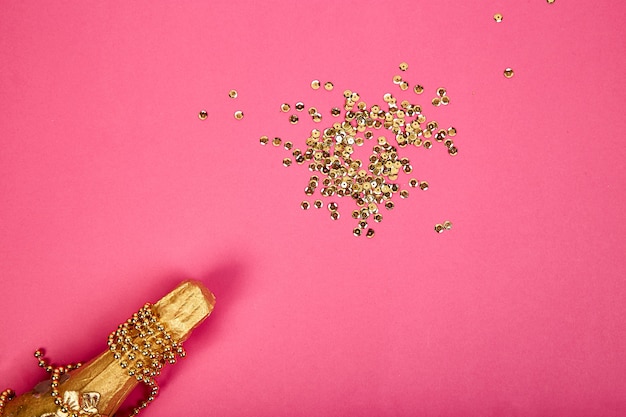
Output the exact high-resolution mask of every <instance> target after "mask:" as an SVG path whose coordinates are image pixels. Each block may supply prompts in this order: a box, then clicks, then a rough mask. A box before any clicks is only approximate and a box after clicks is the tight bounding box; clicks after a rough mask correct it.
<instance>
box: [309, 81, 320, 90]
mask: <svg viewBox="0 0 626 417" xmlns="http://www.w3.org/2000/svg"><path fill="white" fill-rule="evenodd" d="M320 85H321V83H320V80H313V81H311V88H312V89H313V90H317V89H319V88H320Z"/></svg>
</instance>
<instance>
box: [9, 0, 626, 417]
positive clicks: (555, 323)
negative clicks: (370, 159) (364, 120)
mask: <svg viewBox="0 0 626 417" xmlns="http://www.w3.org/2000/svg"><path fill="white" fill-rule="evenodd" d="M498 12H499V13H502V14H503V15H504V21H503V22H502V23H499V24H497V23H495V22H494V20H493V14H494V13H498ZM625 18H626V3H624V2H623V1H617V0H607V1H601V2H597V1H591V0H570V1H566V0H556V2H555V3H554V4H552V5H549V4H547V3H546V1H545V0H532V1H531V0H524V1H516V2H504V1H480V2H479V1H461V0H443V1H425V0H420V1H414V2H411V1H394V2H370V1H345V2H339V1H332V2H331V1H327V2H291V1H270V2H252V1H238V2H233V1H211V2H200V1H196V2H193V1H187V2H153V1H134V2H123V1H111V2H92V1H73V2H71V1H63V2H41V1H3V2H2V3H0V279H1V284H2V285H1V290H0V313H1V315H2V320H0V389H3V388H5V387H9V386H10V387H12V388H14V389H16V390H17V391H18V392H24V391H26V390H28V389H30V388H31V387H32V386H33V385H34V384H35V383H36V382H37V381H39V380H40V379H41V378H42V377H43V376H44V373H43V372H42V371H41V370H39V369H38V368H37V367H36V362H35V360H34V358H32V352H33V351H34V350H35V349H36V348H37V347H40V346H44V347H46V348H47V350H48V353H49V355H50V356H51V357H52V358H53V359H54V360H56V361H58V362H72V361H78V360H85V359H87V358H89V357H91V356H93V355H95V354H96V353H98V352H100V351H101V350H103V349H104V347H105V342H106V336H107V335H108V333H109V332H110V331H111V330H113V329H114V328H115V326H116V325H117V324H118V323H120V322H122V321H123V320H125V319H126V318H127V317H128V316H130V315H131V314H132V313H133V312H134V311H136V310H137V309H138V308H139V307H140V306H141V305H142V304H143V303H144V302H145V301H156V300H157V299H158V298H160V297H161V296H162V295H163V294H165V293H166V292H167V291H169V290H170V289H171V288H173V287H174V286H175V285H176V283H177V282H178V281H179V280H182V279H186V278H195V279H199V280H202V281H203V282H204V283H205V284H206V285H207V286H208V287H209V288H210V289H211V290H212V291H213V292H214V293H215V294H216V296H217V299H218V303H217V306H216V309H215V312H214V314H213V315H212V316H211V317H210V318H209V319H208V321H207V322H206V323H205V324H204V325H203V326H202V327H200V328H199V329H197V331H196V332H195V333H194V335H193V336H192V338H191V339H190V340H189V341H188V343H187V350H188V353H189V355H188V358H186V359H185V360H184V361H183V362H181V363H179V364H177V365H176V366H175V367H172V368H171V369H170V370H169V371H168V372H167V373H166V374H167V375H164V378H163V379H162V382H163V390H162V395H161V396H160V398H159V400H158V401H156V402H155V404H154V405H153V406H151V408H150V409H149V410H147V411H146V414H145V415H147V416H152V417H159V416H171V415H178V414H184V415H188V416H208V415H216V416H223V417H226V416H257V417H261V416H273V417H275V416H345V415H350V416H381V415H385V416H574V417H575V416H624V415H626V382H625V381H626V378H625V376H626V326H625V319H626V283H625V281H624V280H625V275H626V260H625V257H624V254H625V253H626V244H625V238H624V236H626V227H625V223H626V216H625V214H624V208H625V203H626V197H625V195H626V194H625V192H624V185H625V183H626V181H625V180H626V170H625V169H624V168H625V166H624V160H625V157H626V152H625V150H624V149H625V147H624V132H625V131H626V123H625V118H624V108H625V104H626V100H625V98H626V93H625V90H626V88H625V87H626V82H625V81H624V76H623V73H624V68H625V65H626V57H625V54H624V51H625V50H626V41H625V39H626V33H625V30H624V22H625V21H626V20H625ZM402 61H406V62H408V63H409V65H410V68H409V70H408V71H407V72H406V73H405V74H403V75H404V76H405V78H406V79H408V80H409V82H411V83H413V84H414V83H418V82H419V83H421V84H423V85H424V86H426V89H427V90H426V92H425V93H424V94H423V95H422V96H420V97H418V96H415V95H413V94H412V93H411V94H408V93H410V91H409V92H407V94H404V95H402V94H400V91H399V89H398V88H397V87H396V86H394V85H393V84H392V82H391V78H392V77H393V75H396V74H398V73H399V71H398V64H399V63H400V62H402ZM506 67H512V68H513V69H514V70H515V76H514V77H513V78H511V79H506V78H504V77H503V76H502V71H503V69H504V68H506ZM316 78H317V79H320V80H322V81H326V80H331V81H333V82H334V84H335V90H334V91H332V92H327V91H324V90H323V89H322V90H319V91H313V90H311V88H310V87H309V83H310V81H311V80H312V79H316ZM440 86H443V87H446V88H447V90H448V94H449V96H450V97H451V104H450V105H449V106H447V107H445V108H443V107H440V108H433V107H432V106H431V105H430V104H428V102H429V101H430V98H432V97H433V96H434V91H435V89H436V88H437V87H440ZM231 88H235V89H237V90H238V92H239V97H238V98H237V99H235V100H233V99H230V98H229V97H228V94H227V93H228V91H229V90H230V89H231ZM346 88H350V89H353V90H355V91H358V92H359V93H360V94H361V97H363V98H364V100H365V101H366V102H368V104H370V103H373V102H382V99H381V98H382V94H384V93H385V92H393V93H398V96H406V97H408V98H410V99H413V100H417V101H418V102H421V103H422V104H423V105H424V108H425V113H427V115H428V116H429V117H431V118H435V119H437V120H438V121H439V122H440V123H441V124H444V125H454V126H455V127H456V128H457V129H458V132H459V134H458V135H457V137H456V138H455V143H457V144H458V147H459V150H460V152H459V155H458V156H457V157H455V158H450V157H449V156H448V155H447V154H446V153H445V152H444V150H443V147H441V146H435V147H434V148H433V149H431V150H430V151H423V152H417V151H415V150H407V153H408V154H409V156H410V157H411V158H412V161H413V166H414V169H415V171H414V173H415V175H414V176H416V177H418V178H420V179H427V180H428V181H429V182H430V185H431V188H430V189H429V190H428V191H427V192H412V194H411V196H410V198H409V199H407V200H400V199H398V201H397V205H396V208H395V209H394V210H393V211H392V212H386V211H385V213H384V215H385V219H384V221H383V222H382V223H381V224H380V225H377V226H376V231H377V235H376V237H375V238H374V239H371V240H368V239H365V238H359V239H356V238H355V237H353V236H352V233H351V230H352V228H353V227H354V226H353V223H354V222H353V220H352V219H350V218H349V217H350V216H349V213H350V211H351V209H352V206H351V205H350V204H348V201H346V199H344V200H341V201H339V203H340V211H341V212H342V214H343V216H342V218H341V219H340V220H339V221H337V222H332V221H331V220H330V219H329V216H328V211H327V210H326V209H324V210H322V211H315V210H311V211H307V212H305V211H302V210H300V209H299V203H300V201H301V200H302V199H304V198H305V197H306V196H305V195H304V194H303V192H302V189H303V187H304V186H305V184H306V180H307V178H308V176H309V175H310V173H309V172H308V171H307V170H306V169H304V167H299V166H292V167H290V168H284V167H283V166H282V165H281V161H282V158H283V157H284V156H286V154H287V153H286V151H284V150H282V149H277V148H274V147H272V146H269V147H267V148H263V147H261V146H259V143H258V138H259V136H260V135H262V134H266V135H270V136H272V137H273V136H281V137H283V138H285V139H290V140H293V141H294V142H296V143H297V144H299V145H300V147H303V146H304V144H303V141H304V138H305V137H306V136H304V135H305V132H306V131H307V129H311V128H312V127H314V126H313V125H312V123H308V122H307V123H305V122H304V121H302V122H301V123H299V124H298V125H296V126H292V125H290V124H289V123H287V121H286V115H285V114H283V113H280V112H279V110H278V109H279V105H280V103H282V102H289V103H292V104H293V103H294V102H296V101H298V100H302V101H304V102H305V103H306V104H307V105H316V106H318V107H319V108H320V109H326V111H327V109H328V108H329V107H330V106H331V105H336V104H338V103H340V102H341V101H340V98H341V93H342V91H343V90H344V89H346ZM201 109H206V110H207V111H208V112H209V118H208V119H207V120H205V121H201V120H199V119H198V117H197V114H198V111H199V110H201ZM239 109H241V110H243V111H244V112H245V118H244V120H242V121H236V120H235V119H234V118H233V117H232V115H233V112H234V111H235V110H239ZM303 119H304V117H303ZM329 119H331V118H330V117H329V116H328V115H327V113H325V120H324V122H327V121H328V120H329ZM407 179H408V177H401V180H402V181H403V182H404V183H405V184H406V181H407ZM444 220H451V221H452V222H453V229H452V230H451V231H448V232H446V233H443V234H441V235H438V234H436V233H435V232H434V231H433V225H434V224H435V223H440V222H443V221H444Z"/></svg>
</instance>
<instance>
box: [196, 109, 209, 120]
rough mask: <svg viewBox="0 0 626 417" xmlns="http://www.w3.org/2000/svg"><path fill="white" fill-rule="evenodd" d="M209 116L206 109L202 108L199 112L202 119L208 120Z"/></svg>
mask: <svg viewBox="0 0 626 417" xmlns="http://www.w3.org/2000/svg"><path fill="white" fill-rule="evenodd" d="M207 117H209V114H208V113H207V111H206V110H200V113H198V118H199V119H200V120H206V118H207Z"/></svg>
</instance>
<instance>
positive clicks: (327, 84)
mask: <svg viewBox="0 0 626 417" xmlns="http://www.w3.org/2000/svg"><path fill="white" fill-rule="evenodd" d="M333 88H334V85H333V83H331V82H330V81H326V82H325V83H324V89H326V91H330V90H332V89H333Z"/></svg>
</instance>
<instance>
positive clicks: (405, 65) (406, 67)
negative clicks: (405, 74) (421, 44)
mask: <svg viewBox="0 0 626 417" xmlns="http://www.w3.org/2000/svg"><path fill="white" fill-rule="evenodd" d="M398 67H399V68H400V71H406V70H408V69H409V64H407V63H406V62H401V63H400V65H398Z"/></svg>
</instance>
